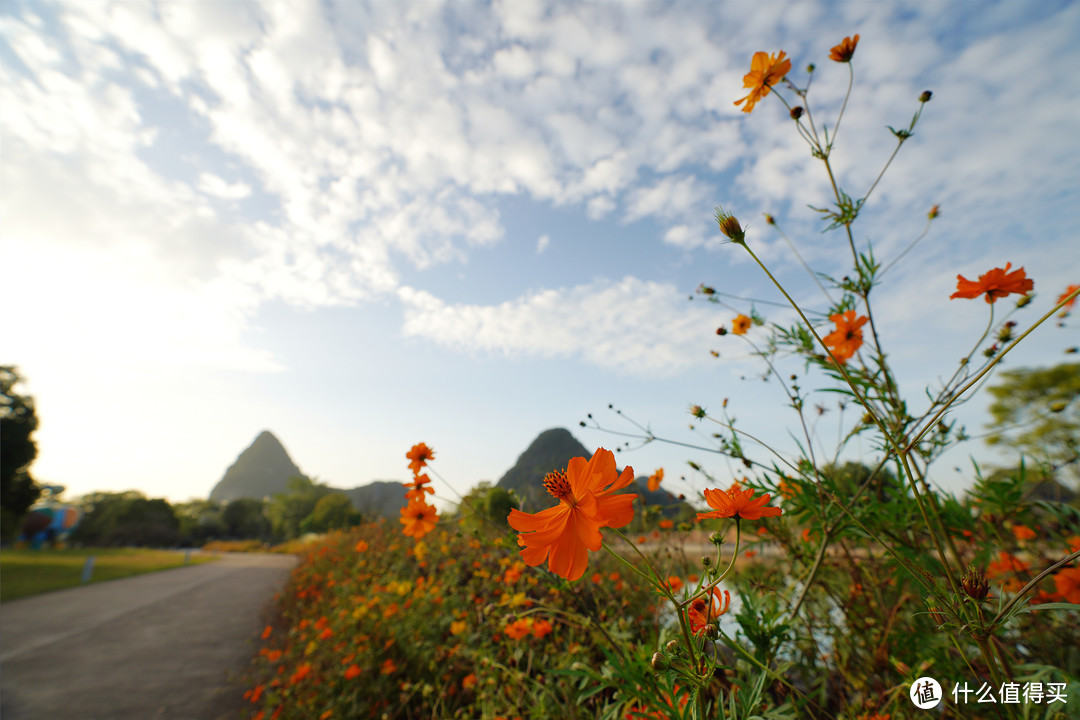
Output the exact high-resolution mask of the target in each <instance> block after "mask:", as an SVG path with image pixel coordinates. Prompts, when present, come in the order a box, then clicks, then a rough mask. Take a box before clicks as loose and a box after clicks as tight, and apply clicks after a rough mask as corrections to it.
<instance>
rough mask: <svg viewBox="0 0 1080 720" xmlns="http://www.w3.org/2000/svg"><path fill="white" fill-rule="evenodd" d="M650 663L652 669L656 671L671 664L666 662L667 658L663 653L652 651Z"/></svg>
mask: <svg viewBox="0 0 1080 720" xmlns="http://www.w3.org/2000/svg"><path fill="white" fill-rule="evenodd" d="M650 664H651V665H652V669H653V670H656V671H657V672H661V671H663V670H667V669H668V668H669V667H671V664H670V663H668V659H667V658H666V657H664V654H663V653H658V652H655V653H653V656H652V662H651V663H650Z"/></svg>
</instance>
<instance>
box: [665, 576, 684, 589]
mask: <svg viewBox="0 0 1080 720" xmlns="http://www.w3.org/2000/svg"><path fill="white" fill-rule="evenodd" d="M664 584H665V585H667V586H668V588H669V589H670V590H671V592H673V593H677V592H679V591H680V590H682V587H683V581H682V578H681V577H679V576H678V575H671V576H669V577H668V579H667V582H666V583H664Z"/></svg>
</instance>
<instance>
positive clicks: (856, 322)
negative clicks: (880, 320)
mask: <svg viewBox="0 0 1080 720" xmlns="http://www.w3.org/2000/svg"><path fill="white" fill-rule="evenodd" d="M829 319H830V320H832V321H833V322H834V323H836V329H835V330H833V331H832V332H831V333H829V334H828V335H826V336H825V337H823V338H822V339H821V342H823V343H825V346H826V347H827V348H829V349H830V350H832V354H833V357H834V358H836V362H838V363H840V364H841V365H843V364H844V363H846V362H847V361H848V360H850V359H851V358H852V356H854V355H855V353H856V352H858V350H859V348H860V347H862V344H863V336H862V326H863V325H865V324H866V323H867V321H868V320H869V318H866V317H855V311H854V310H847V311H845V312H843V313H836V314H835V315H830V316H829Z"/></svg>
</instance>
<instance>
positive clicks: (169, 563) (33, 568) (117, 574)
mask: <svg viewBox="0 0 1080 720" xmlns="http://www.w3.org/2000/svg"><path fill="white" fill-rule="evenodd" d="M90 555H93V556H94V570H93V573H92V575H91V577H90V582H101V581H102V580H115V579H117V578H123V577H129V576H131V575H141V574H142V573H148V572H154V571H155V570H165V569H168V568H174V567H181V566H183V565H184V553H183V552H182V551H173V550H143V549H139V548H83V549H78V550H75V549H65V550H3V551H0V602H3V601H5V600H14V599H15V598H21V597H27V596H29V595H37V594H38V593H44V592H51V591H53V590H60V589H62V588H67V587H75V586H76V585H80V584H81V583H82V572H83V566H84V565H85V564H86V558H87V557H88V556H90ZM213 559H215V558H214V557H213V556H207V555H196V554H192V556H191V564H196V563H204V562H208V561H210V560H213Z"/></svg>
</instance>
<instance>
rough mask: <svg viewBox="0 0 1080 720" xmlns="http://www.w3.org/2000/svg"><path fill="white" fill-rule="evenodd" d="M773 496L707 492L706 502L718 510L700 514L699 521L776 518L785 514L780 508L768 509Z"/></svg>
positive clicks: (741, 492)
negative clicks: (731, 518)
mask: <svg viewBox="0 0 1080 720" xmlns="http://www.w3.org/2000/svg"><path fill="white" fill-rule="evenodd" d="M770 499H771V496H770V495H768V494H765V495H762V496H761V497H759V498H755V497H754V491H753V490H736V489H734V488H732V489H731V490H710V489H706V490H705V502H707V503H709V507H713V508H716V509H715V510H713V511H711V512H705V513H698V516H697V519H698V520H706V519H710V518H730V517H733V518H742V519H744V520H759V519H761V518H763V517H775V516H777V515H779V514H780V513H781V512H783V511H782V510H781V509H780V508H778V507H766V506H767V505H768V504H769V500H770Z"/></svg>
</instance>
